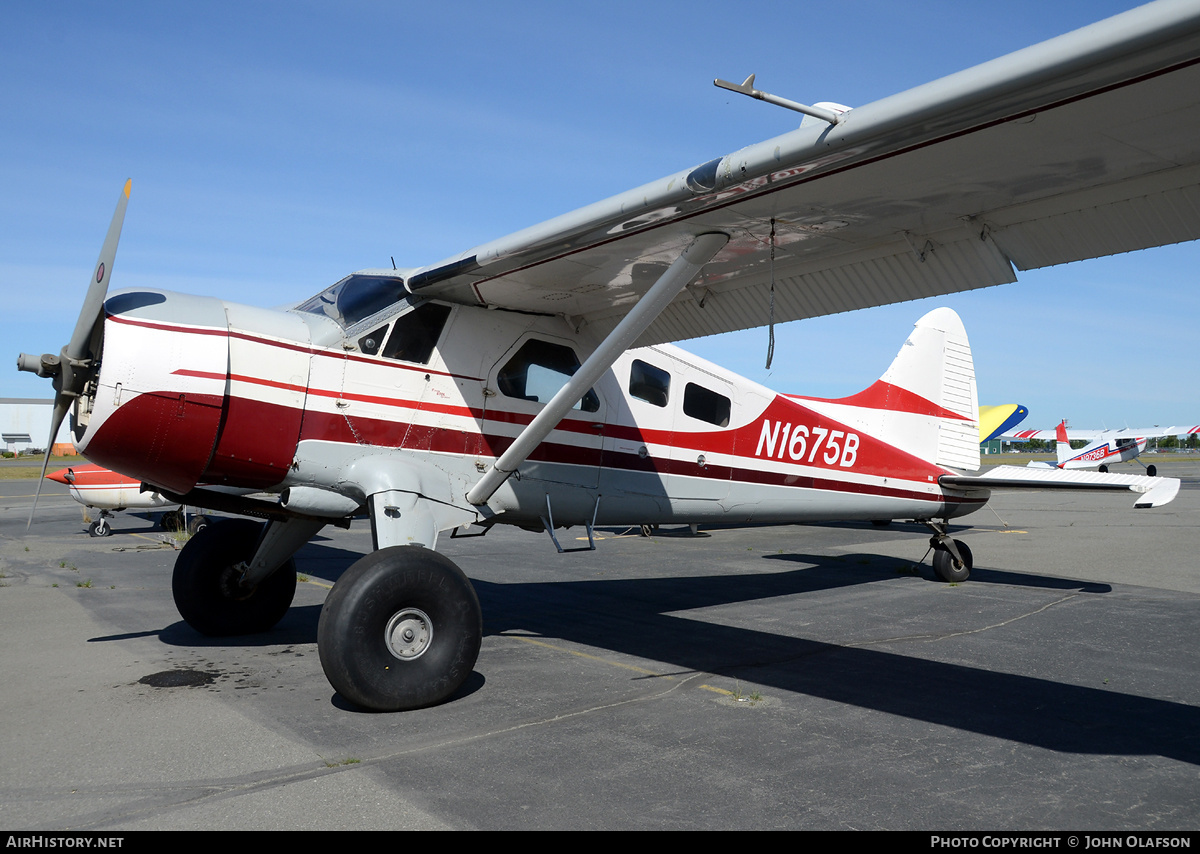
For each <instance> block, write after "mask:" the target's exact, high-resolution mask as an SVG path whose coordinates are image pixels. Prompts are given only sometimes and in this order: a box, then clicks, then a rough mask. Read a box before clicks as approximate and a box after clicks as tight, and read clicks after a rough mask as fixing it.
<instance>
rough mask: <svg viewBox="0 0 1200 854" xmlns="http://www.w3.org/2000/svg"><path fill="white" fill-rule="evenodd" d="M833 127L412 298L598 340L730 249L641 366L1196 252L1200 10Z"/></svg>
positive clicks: (463, 270)
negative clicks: (519, 315)
mask: <svg viewBox="0 0 1200 854" xmlns="http://www.w3.org/2000/svg"><path fill="white" fill-rule="evenodd" d="M764 109H766V108H765V107H764ZM781 115H783V114H782V113H781ZM836 119H837V120H836V122H835V123H832V124H831V123H827V122H826V121H821V120H817V119H812V118H806V119H805V120H804V121H803V122H802V123H801V125H800V126H799V127H798V128H797V129H796V130H793V131H791V132H790V133H785V134H783V135H782V136H778V137H776V138H774V139H770V140H767V141H766V142H762V143H759V144H757V145H752V146H749V147H747V148H744V149H742V150H740V151H737V152H734V153H733V154H729V155H727V156H725V157H720V158H716V159H714V160H711V161H709V162H707V163H704V164H702V165H699V166H697V167H695V168H692V169H687V170H684V171H681V172H677V173H676V174H674V175H670V176H667V177H666V178H663V179H661V180H659V181H655V182H652V183H650V184H647V185H645V186H643V187H639V188H637V189H635V190H630V191H629V192H626V193H623V194H621V195H618V196H614V197H612V198H610V199H607V200H605V201H602V202H598V203H596V204H593V205H590V206H588V207H585V208H582V209H580V210H577V211H575V212H573V213H569V214H566V215H564V216H560V217H557V218H555V219H552V220H549V221H547V222H545V223H542V224H541V225H537V226H534V227H532V228H528V229H525V230H524V231H519V232H517V233H515V234H512V235H510V236H508V237H504V238H501V239H499V240H496V241H493V242H491V243H487V244H484V245H482V246H479V247H476V248H474V249H471V250H468V251H466V252H463V253H461V254H459V255H456V256H454V257H452V258H449V259H446V260H445V261H442V262H440V263H437V264H434V265H431V266H427V267H422V268H418V269H417V270H415V271H414V272H413V273H412V275H410V276H409V278H408V286H409V288H410V289H411V290H412V291H413V292H415V293H418V294H422V295H427V296H434V297H437V298H440V299H445V300H450V301H454V302H460V303H465V304H470V305H485V306H492V307H498V308H506V309H513V310H519V311H530V312H543V313H548V314H556V315H562V316H564V317H565V318H566V319H567V320H568V321H570V322H571V323H572V325H573V326H574V327H575V328H577V329H582V328H583V327H584V326H585V325H586V326H587V327H588V328H589V331H590V332H592V333H594V334H596V335H599V336H604V335H607V334H608V333H609V332H610V331H612V330H613V329H614V328H615V327H616V325H617V324H618V323H619V322H620V320H621V318H622V317H623V316H624V315H625V314H626V313H627V312H628V311H629V310H630V308H631V307H632V306H633V305H634V304H635V303H637V301H638V300H639V299H640V298H641V297H642V296H643V294H644V293H645V292H646V290H647V289H648V288H649V287H650V286H651V285H652V284H653V283H654V282H656V281H657V280H658V279H659V277H660V275H661V274H662V272H663V271H664V270H665V269H666V268H667V266H668V265H669V264H671V263H672V262H673V261H674V260H675V259H677V258H678V257H679V256H680V254H681V253H682V252H683V250H684V248H685V247H687V246H689V245H690V244H691V243H692V241H693V240H694V239H695V238H696V237H697V236H698V235H703V234H706V233H714V232H715V233H720V234H724V235H728V237H729V240H728V243H727V244H726V245H725V246H724V247H723V248H722V249H721V250H720V251H719V252H718V253H717V254H716V255H715V257H713V258H712V260H711V261H708V262H707V263H706V264H705V265H704V267H703V270H702V271H701V272H700V274H699V275H698V276H697V277H696V278H695V279H694V280H693V281H692V282H691V283H690V284H688V285H687V288H686V289H685V290H681V291H680V292H678V294H677V295H675V296H674V297H673V299H672V301H671V302H670V303H669V304H668V305H666V307H665V308H664V309H662V310H661V312H660V313H658V314H657V316H656V317H655V318H654V320H653V322H651V323H649V325H648V326H647V327H646V328H645V331H644V332H641V333H640V335H639V337H638V338H637V340H636V341H635V342H634V344H635V345H637V346H640V345H647V344H653V343H660V342H667V341H674V340H680V339H685V338H690V337H695V336H700V335H708V334H712V333H717V332H726V331H730V330H735V329H744V328H749V327H755V326H761V325H764V324H766V323H768V322H769V321H771V320H773V321H775V322H782V321H787V320H796V319H800V318H806V317H816V316H820V315H826V314H833V313H837V312H843V311H849V310H852V309H858V308H864V307H867V306H874V305H882V304H886V303H893V302H901V301H905V300H911V299H918V298H921V297H927V296H932V295H937V294H946V293H952V292H957V291H962V290H969V289H974V288H980V287H985V286H989V285H995V284H1001V283H1005V282H1012V281H1015V280H1016V274H1015V270H1029V269H1035V268H1039V267H1045V266H1049V265H1053V264H1061V263H1065V262H1069V261H1075V260H1080V259H1084V258H1093V257H1099V256H1103V255H1109V254H1113V253H1117V252H1126V251H1130V250H1134V249H1141V248H1145V247H1150V246H1158V245H1163V244H1167V243H1175V242H1180V241H1184V240H1192V239H1195V238H1197V237H1200V4H1197V3H1195V2H1194V0H1160V2H1157V3H1152V4H1150V5H1148V6H1144V7H1141V8H1138V9H1134V10H1132V11H1130V12H1126V13H1124V14H1121V15H1118V16H1116V17H1113V18H1110V19H1108V20H1105V21H1101V22H1099V23H1097V24H1093V25H1091V26H1088V27H1085V28H1083V29H1080V30H1077V31H1075V32H1072V33H1068V34H1067V35H1064V36H1060V37H1058V38H1055V39H1052V40H1050V41H1047V42H1044V43H1042V44H1039V45H1035V46H1033V47H1029V48H1026V49H1024V50H1021V51H1018V52H1016V53H1013V54H1010V55H1008V56H1005V57H1001V58H999V59H996V60H993V61H991V62H987V63H984V64H983V65H980V66H977V67H975V68H972V69H969V70H967V71H963V72H960V73H958V74H954V75H951V76H949V77H946V78H943V79H941V80H937V81H935V82H932V83H929V84H926V85H924V86H920V87H917V88H915V89H911V90H909V91H907V92H903V93H900V94H898V95H894V96H891V97H888V98H884V99H883V100H880V101H876V102H874V103H871V104H868V105H866V106H861V107H858V108H856V109H852V110H849V111H848V112H845V113H843V114H841V115H839V116H837V117H836ZM531 191H533V190H531Z"/></svg>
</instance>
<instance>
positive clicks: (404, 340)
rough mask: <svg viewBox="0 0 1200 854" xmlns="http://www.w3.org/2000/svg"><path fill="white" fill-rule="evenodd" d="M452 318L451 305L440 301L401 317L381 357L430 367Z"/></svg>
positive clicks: (417, 308) (397, 320)
mask: <svg viewBox="0 0 1200 854" xmlns="http://www.w3.org/2000/svg"><path fill="white" fill-rule="evenodd" d="M448 317H450V306H448V305H440V304H439V303H436V302H427V303H423V304H421V305H419V306H417V307H416V308H414V309H413V310H412V311H410V312H408V313H407V314H402V315H400V317H398V318H396V325H395V326H393V327H392V334H391V336H390V337H389V338H388V340H387V344H385V345H384V347H383V353H382V354H381V355H383V356H384V357H385V358H388V359H400V360H402V361H405V362H416V363H417V364H420V365H427V364H429V357H430V356H432V355H433V348H434V347H435V346H436V345H437V342H438V338H439V337H441V334H442V328H443V327H444V326H445V325H446V319H447V318H448Z"/></svg>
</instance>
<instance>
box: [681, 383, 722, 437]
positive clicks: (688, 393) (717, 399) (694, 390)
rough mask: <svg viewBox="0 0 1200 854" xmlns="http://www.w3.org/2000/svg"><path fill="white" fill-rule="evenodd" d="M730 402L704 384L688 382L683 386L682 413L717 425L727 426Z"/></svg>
mask: <svg viewBox="0 0 1200 854" xmlns="http://www.w3.org/2000/svg"><path fill="white" fill-rule="evenodd" d="M729 408H730V402H729V398H727V397H726V396H725V395H723V394H717V393H716V392H715V391H710V390H709V389H706V388H705V387H704V386H700V385H696V384H695V383H688V384H687V385H686V386H684V388H683V414H684V415H687V416H690V417H691V418H695V419H697V420H699V421H707V422H708V423H709V424H715V425H717V426H718V427H728V426H729Z"/></svg>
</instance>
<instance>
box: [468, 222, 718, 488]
mask: <svg viewBox="0 0 1200 854" xmlns="http://www.w3.org/2000/svg"><path fill="white" fill-rule="evenodd" d="M727 242H729V235H727V234H701V235H699V236H698V237H697V238H696V239H695V240H693V241H692V242H691V243H690V244H688V247H687V249H684V250H683V254H681V255H680V256H679V257H678V258H676V259H675V261H674V263H672V264H671V266H670V267H668V268H667V270H666V272H665V273H663V274H662V276H660V277H659V279H658V281H657V282H655V283H654V284H653V285H652V286H651V287H650V290H648V291H646V295H645V296H643V297H642V298H641V299H640V300H638V303H637V305H635V306H634V307H633V309H632V310H631V311H630V312H629V313H628V314H626V315H625V317H624V318H623V319H622V320H621V322H620V323H618V324H617V327H616V328H615V329H613V331H612V332H610V333H609V334H608V337H606V338H605V339H604V340H603V341H602V342H601V343H600V346H599V347H597V348H596V349H595V350H594V351H593V352H592V355H590V356H588V357H587V360H586V361H585V362H584V363H583V365H582V366H581V367H580V368H579V370H578V371H576V372H575V375H574V376H573V377H571V379H570V380H568V381H567V384H566V385H564V386H563V387H562V388H560V389H559V390H558V393H557V394H556V395H554V397H552V398H551V399H550V402H549V403H547V404H546V407H545V408H544V409H543V410H542V411H541V412H539V413H538V414H537V416H536V417H535V418H534V419H533V420H532V421H531V422H529V426H528V427H526V428H525V429H524V430H522V431H521V435H519V436H517V438H516V441H514V442H513V443H512V444H511V445H509V446H508V450H506V451H505V452H504V453H503V454H501V455H500V459H498V460H496V463H495V465H493V466H492V467H491V468H490V469H488V471H487V473H486V474H484V476H483V477H482V478H480V479H479V483H477V484H475V485H474V486H473V487H471V491H470V492H468V493H467V501H468V502H469V503H471V504H474V505H480V504H483V503H485V502H486V501H487V500H488V499H489V498H491V497H492V495H494V494H495V492H496V490H497V489H499V488H500V486H501V485H502V484H503V483H504V481H506V480H507V479H508V476H509V475H510V474H512V473H513V472H514V471H516V470H517V467H518V466H519V465H521V463H523V462H525V460H526V459H527V458H528V457H529V455H530V454H532V453H533V451H534V449H535V448H537V446H538V445H540V444H541V442H542V440H543V439H545V438H546V437H547V436H548V435H550V431H551V430H553V429H554V428H555V427H557V426H558V422H559V421H561V420H562V418H563V416H564V415H566V414H567V413H568V412H569V411H570V410H571V407H573V406H574V405H575V404H577V403H578V402H579V401H580V400H581V399H583V396H584V395H585V394H586V393H587V390H588V389H589V388H591V387H592V386H593V385H594V384H595V382H596V381H597V380H598V379H600V377H601V376H602V375H603V374H604V372H605V371H607V370H608V369H609V368H611V367H612V365H613V362H615V361H616V360H617V359H618V358H620V356H621V354H622V353H624V352H625V351H626V350H627V349H629V346H630V345H631V344H633V342H634V341H636V340H637V338H638V336H639V335H641V334H642V333H643V332H645V331H646V329H647V327H649V326H650V324H651V323H653V322H654V320H655V318H657V317H658V316H659V314H661V313H662V311H663V309H665V308H666V307H667V306H668V305H670V303H671V300H673V299H675V297H676V295H677V294H678V293H679V292H680V291H681V290H683V288H684V287H685V286H686V285H688V284H689V283H691V281H692V280H693V279H694V278H696V275H697V274H698V273H699V272H700V270H701V269H702V268H703V267H704V265H705V264H707V263H708V262H709V261H711V260H712V258H713V256H714V255H716V254H717V253H718V252H720V251H721V249H722V248H723V247H724V246H725V244H726V243H727Z"/></svg>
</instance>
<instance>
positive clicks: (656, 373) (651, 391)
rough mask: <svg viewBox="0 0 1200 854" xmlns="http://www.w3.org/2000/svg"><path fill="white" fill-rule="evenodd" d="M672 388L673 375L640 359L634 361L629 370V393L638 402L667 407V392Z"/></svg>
mask: <svg viewBox="0 0 1200 854" xmlns="http://www.w3.org/2000/svg"><path fill="white" fill-rule="evenodd" d="M670 388H671V375H670V374H669V373H667V372H666V371H664V370H662V368H656V367H654V365H649V364H647V363H645V362H643V361H641V360H640V359H634V360H633V367H632V368H630V370H629V393H630V394H631V395H633V396H634V397H636V398H637V399H638V400H644V401H646V403H651V404H654V405H655V406H666V405H667V392H668V391H669V390H670Z"/></svg>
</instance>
